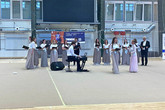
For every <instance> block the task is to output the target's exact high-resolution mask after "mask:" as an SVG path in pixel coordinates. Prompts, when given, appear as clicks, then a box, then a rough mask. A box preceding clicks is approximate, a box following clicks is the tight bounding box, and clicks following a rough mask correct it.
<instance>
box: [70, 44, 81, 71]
mask: <svg viewBox="0 0 165 110" xmlns="http://www.w3.org/2000/svg"><path fill="white" fill-rule="evenodd" d="M75 45H76V42H75V41H73V42H72V43H71V46H70V47H69V49H68V50H67V57H68V60H70V61H76V62H77V71H81V67H80V56H79V55H76V54H75V53H74V46H75Z"/></svg>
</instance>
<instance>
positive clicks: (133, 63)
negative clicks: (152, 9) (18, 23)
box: [26, 37, 150, 74]
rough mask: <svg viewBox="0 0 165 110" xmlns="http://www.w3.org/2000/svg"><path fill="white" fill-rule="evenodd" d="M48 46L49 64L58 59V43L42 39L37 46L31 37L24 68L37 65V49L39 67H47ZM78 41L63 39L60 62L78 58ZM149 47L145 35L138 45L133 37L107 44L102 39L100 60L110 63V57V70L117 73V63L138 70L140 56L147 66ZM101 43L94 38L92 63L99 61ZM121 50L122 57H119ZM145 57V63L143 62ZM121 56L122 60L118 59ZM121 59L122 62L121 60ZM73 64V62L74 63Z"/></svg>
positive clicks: (131, 70)
mask: <svg viewBox="0 0 165 110" xmlns="http://www.w3.org/2000/svg"><path fill="white" fill-rule="evenodd" d="M48 47H50V50H51V53H50V64H51V63H52V62H57V61H58V51H57V49H58V45H57V42H56V41H55V40H53V41H52V43H51V45H47V44H46V40H45V39H43V40H42V43H41V45H40V46H37V44H36V39H35V38H31V43H30V44H29V49H28V55H27V61H26V68H27V69H34V68H37V67H38V65H39V55H38V52H37V51H38V50H40V51H41V67H48V57H47V49H48ZM80 48H81V47H80V43H79V42H78V39H77V38H75V41H73V42H72V43H71V45H69V44H68V43H67V40H65V41H64V43H63V45H62V50H63V52H62V62H63V64H64V65H65V66H67V65H68V62H67V59H73V58H75V57H76V58H80V57H81V56H80V55H79V54H80ZM149 48H150V42H149V41H147V40H146V37H144V38H143V41H142V42H141V44H140V45H139V44H138V43H137V40H136V39H133V40H132V42H131V44H129V43H128V41H127V39H124V42H123V44H122V45H120V44H119V43H118V39H117V37H114V38H113V39H112V43H111V44H109V43H108V40H105V41H104V44H103V58H102V62H103V63H104V64H105V65H110V63H111V58H110V57H112V71H113V73H115V74H117V73H119V67H118V65H120V64H122V65H130V68H129V71H130V72H132V73H136V72H138V63H139V61H140V60H139V57H140V50H141V57H142V66H143V65H145V66H147V63H148V49H149ZM101 49H102V47H101V43H100V41H99V39H96V40H95V43H94V55H93V63H94V65H99V64H100V63H101ZM121 50H122V57H121V54H120V53H121ZM144 57H145V63H144ZM121 58H122V60H120V59H121ZM74 61H76V62H77V71H80V61H79V60H74ZM121 61H122V62H121ZM74 64H75V63H74Z"/></svg>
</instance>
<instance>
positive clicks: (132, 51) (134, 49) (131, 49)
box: [130, 44, 137, 56]
mask: <svg viewBox="0 0 165 110" xmlns="http://www.w3.org/2000/svg"><path fill="white" fill-rule="evenodd" d="M130 52H131V56H134V55H137V53H136V46H135V44H133V45H132V47H131V48H130Z"/></svg>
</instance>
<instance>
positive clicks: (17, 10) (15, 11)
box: [12, 1, 20, 19]
mask: <svg viewBox="0 0 165 110" xmlns="http://www.w3.org/2000/svg"><path fill="white" fill-rule="evenodd" d="M12 6H13V7H12V8H13V13H12V14H13V18H17V19H19V18H20V1H13V3H12Z"/></svg>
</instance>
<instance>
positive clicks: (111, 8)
mask: <svg viewBox="0 0 165 110" xmlns="http://www.w3.org/2000/svg"><path fill="white" fill-rule="evenodd" d="M113 18H114V4H108V5H107V20H113Z"/></svg>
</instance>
